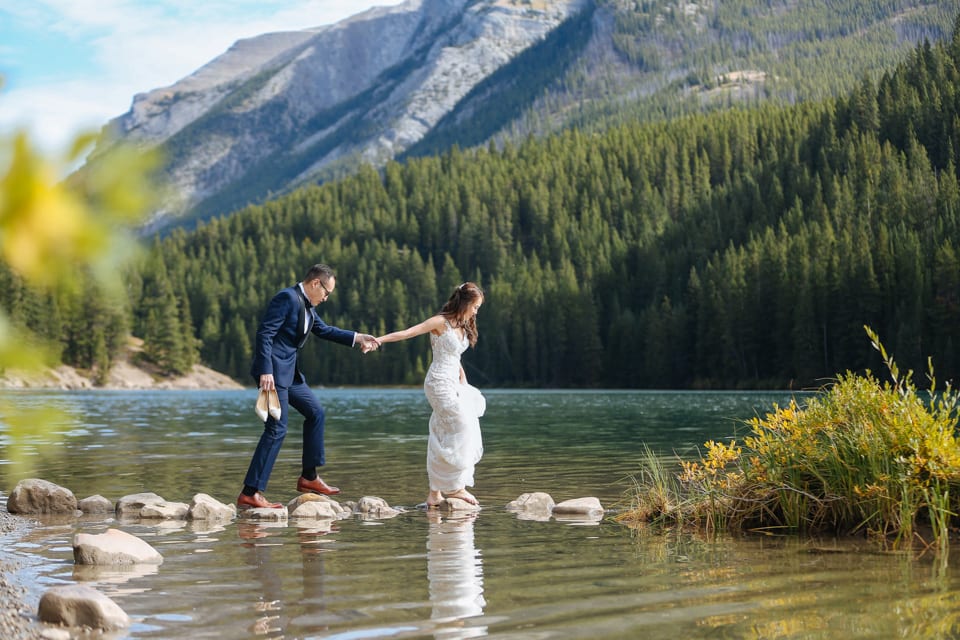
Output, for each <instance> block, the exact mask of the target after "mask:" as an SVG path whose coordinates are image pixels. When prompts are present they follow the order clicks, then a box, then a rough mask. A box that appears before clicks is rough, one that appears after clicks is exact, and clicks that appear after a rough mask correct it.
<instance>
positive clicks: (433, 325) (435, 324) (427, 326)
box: [377, 314, 443, 344]
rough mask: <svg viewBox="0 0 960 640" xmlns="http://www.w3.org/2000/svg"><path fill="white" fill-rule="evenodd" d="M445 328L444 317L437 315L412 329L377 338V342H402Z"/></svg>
mask: <svg viewBox="0 0 960 640" xmlns="http://www.w3.org/2000/svg"><path fill="white" fill-rule="evenodd" d="M442 328H443V316H441V315H439V314H437V315H435V316H431V317H429V318H427V319H426V320H424V321H423V322H421V323H420V324H415V325H413V326H412V327H408V328H406V329H402V330H400V331H394V332H392V333H387V334H385V335H382V336H380V337H378V338H377V342H378V343H380V344H384V343H386V342H400V341H401V340H408V339H410V338H414V337H416V336H421V335H423V334H425V333H429V332H431V331H435V330H436V331H439V330H440V329H442Z"/></svg>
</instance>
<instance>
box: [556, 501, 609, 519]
mask: <svg viewBox="0 0 960 640" xmlns="http://www.w3.org/2000/svg"><path fill="white" fill-rule="evenodd" d="M553 515H555V516H556V515H573V516H588V517H591V518H592V517H603V505H601V504H600V500H599V499H597V498H574V499H573V500H564V501H563V502H560V503H557V504H556V505H554V507H553Z"/></svg>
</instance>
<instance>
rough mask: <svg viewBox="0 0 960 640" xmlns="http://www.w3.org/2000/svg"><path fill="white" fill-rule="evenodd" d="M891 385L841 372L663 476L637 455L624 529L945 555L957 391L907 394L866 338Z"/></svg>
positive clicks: (655, 464) (932, 386)
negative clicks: (869, 542)
mask: <svg viewBox="0 0 960 640" xmlns="http://www.w3.org/2000/svg"><path fill="white" fill-rule="evenodd" d="M865 329H866V331H867V334H868V336H869V337H870V340H871V342H872V344H873V346H874V347H875V348H876V349H877V350H878V351H879V352H880V354H881V357H882V358H883V360H884V364H885V365H886V367H887V369H888V371H889V373H890V378H891V379H890V381H887V382H882V383H881V382H880V381H879V380H878V379H877V378H875V377H874V376H873V374H872V373H870V372H869V371H868V372H866V374H864V375H854V374H851V373H849V372H848V373H846V374H844V375H842V376H840V377H839V378H838V379H837V380H836V381H835V382H834V383H833V384H831V385H829V386H827V387H825V388H823V389H822V390H821V392H820V393H819V394H817V395H816V396H814V397H813V398H811V399H809V401H807V402H806V404H805V405H804V406H802V407H801V406H800V405H798V403H797V402H796V401H795V400H792V401H791V402H790V403H789V404H788V405H787V406H785V407H779V406H774V408H773V411H771V412H770V413H767V414H766V415H765V416H763V417H756V418H753V419H752V420H749V421H748V422H747V426H748V427H749V434H748V435H747V436H746V437H745V438H744V439H743V442H742V444H741V443H738V442H737V441H735V440H731V441H729V442H725V443H724V442H720V443H718V442H712V441H711V442H707V443H706V445H705V451H704V453H703V454H701V456H700V458H699V459H697V460H680V461H679V467H680V468H679V471H676V470H673V471H671V470H668V469H667V468H666V466H665V463H664V462H663V460H662V459H661V458H657V457H656V456H654V455H653V454H652V453H650V452H647V454H646V455H645V458H644V461H643V465H644V470H643V472H642V473H641V475H640V476H639V477H638V478H637V479H636V483H637V484H636V488H635V491H634V506H633V508H631V509H630V510H628V511H627V512H625V513H624V514H623V515H622V516H621V518H620V519H621V520H622V521H625V522H628V523H636V522H641V521H645V522H657V523H661V524H670V525H682V526H691V525H695V526H698V527H702V528H706V529H719V528H727V529H733V530H740V531H750V530H768V531H769V530H779V531H789V532H798V533H836V534H865V535H868V536H871V537H873V538H875V539H876V540H878V541H880V542H881V543H882V544H883V545H889V546H893V547H894V548H907V547H909V548H917V547H919V548H920V549H922V550H924V551H925V550H927V549H932V550H933V551H935V552H936V553H938V554H940V555H942V556H945V555H946V554H947V552H948V548H949V547H948V545H949V534H950V531H951V528H952V527H954V526H956V525H957V524H958V516H957V514H958V513H960V508H958V507H960V442H958V439H957V426H958V422H957V408H958V394H957V393H956V392H955V391H954V390H953V389H952V388H951V387H950V385H947V386H946V388H945V390H943V391H938V390H937V388H936V379H935V377H934V375H933V367H932V365H929V371H928V374H927V379H928V381H929V388H928V390H926V391H918V390H917V388H916V387H915V386H914V385H913V383H912V381H911V378H912V373H913V372H907V373H906V374H905V375H902V374H901V372H900V371H899V369H898V368H897V366H896V363H895V362H894V360H893V358H892V357H890V356H889V355H888V354H887V352H886V350H885V349H884V347H883V345H882V344H881V343H880V341H879V339H878V338H877V336H876V334H875V333H873V331H871V330H870V329H869V328H865Z"/></svg>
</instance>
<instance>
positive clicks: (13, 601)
mask: <svg viewBox="0 0 960 640" xmlns="http://www.w3.org/2000/svg"><path fill="white" fill-rule="evenodd" d="M0 503H2V504H0V538H7V539H11V538H15V537H18V536H20V535H22V532H23V531H24V530H25V529H27V528H29V527H30V526H32V521H31V520H29V519H27V518H23V517H21V516H16V515H13V514H11V513H8V512H7V508H6V498H5V497H4V496H2V495H0ZM20 569H21V564H20V563H19V562H18V561H17V559H16V558H13V557H11V555H10V554H9V553H3V554H0V637H2V638H5V639H7V640H41V639H43V638H45V637H46V636H44V633H43V632H44V627H43V625H42V624H40V622H39V621H37V619H36V618H35V617H34V616H33V613H32V612H33V611H34V610H35V609H36V606H35V605H34V606H32V607H31V606H30V605H29V604H28V603H27V601H26V589H25V588H24V587H23V586H22V585H20V584H18V582H17V580H16V576H17V572H18V571H19V570H20Z"/></svg>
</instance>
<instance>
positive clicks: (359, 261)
mask: <svg viewBox="0 0 960 640" xmlns="http://www.w3.org/2000/svg"><path fill="white" fill-rule="evenodd" d="M958 152H960V35H958V33H957V31H956V30H955V33H954V37H953V39H952V41H947V42H944V43H937V44H931V43H927V44H924V45H922V46H920V47H918V48H917V49H916V50H915V51H914V52H913V53H912V54H911V55H910V56H909V59H908V60H907V61H906V62H904V63H902V64H901V65H900V66H898V67H897V68H896V69H895V70H892V71H889V72H887V73H884V74H882V75H881V76H878V77H877V78H875V79H871V78H869V77H864V79H862V80H861V81H860V83H859V85H858V86H857V88H856V89H855V90H854V91H852V92H850V93H849V94H848V95H845V96H843V97H840V98H835V99H827V100H820V101H816V102H801V103H798V104H796V105H792V106H777V105H773V104H759V105H752V106H741V107H735V106H734V107H730V108H728V109H725V110H723V111H713V112H711V113H707V114H694V115H685V116H681V117H678V118H674V119H670V120H666V121H660V122H650V121H641V120H637V121H634V122H623V123H620V124H618V125H616V126H615V127H613V128H610V129H607V130H605V131H602V132H586V131H585V130H569V131H566V132H563V133H557V134H554V135H550V136H548V137H544V138H539V139H536V138H532V137H531V138H529V139H527V140H526V141H523V142H520V143H515V144H510V143H503V144H499V145H494V144H490V145H489V146H485V147H480V148H475V149H469V150H461V149H457V148H454V149H453V150H452V151H449V152H447V153H444V154H442V155H439V156H425V157H421V158H410V159H408V160H406V161H405V162H403V163H396V162H395V163H391V164H389V165H388V166H386V168H385V169H384V170H383V171H376V170H374V169H372V168H365V169H361V170H360V171H359V172H358V173H357V174H356V175H353V176H351V177H347V178H343V179H340V180H338V181H334V182H329V183H326V184H324V185H320V186H311V187H306V188H303V189H301V190H299V191H297V192H294V193H292V194H290V195H288V196H285V197H282V198H278V199H275V200H272V201H270V202H267V203H265V204H263V205H258V206H253V207H249V208H247V209H244V210H242V211H240V212H238V213H235V214H233V215H230V216H226V217H222V218H217V219H213V220H211V221H210V222H208V223H205V224H203V225H201V226H199V227H198V228H196V229H195V230H192V231H185V230H177V231H174V232H172V233H171V234H170V235H168V236H166V237H163V238H155V239H153V240H152V241H151V243H150V246H149V247H148V248H146V250H145V251H144V252H143V255H142V257H141V259H140V260H139V261H138V262H137V265H136V267H135V268H133V269H131V272H130V273H129V274H128V277H127V278H126V281H127V287H128V288H127V291H126V292H124V295H123V296H121V300H120V301H117V299H116V297H115V296H114V297H111V296H110V295H108V293H107V292H102V291H96V290H91V291H83V292H73V293H72V294H70V295H63V296H53V297H52V299H51V298H49V297H46V296H39V295H37V294H34V293H32V292H31V291H29V290H26V289H25V288H24V287H23V286H22V284H20V283H19V281H18V280H17V279H16V278H15V277H14V276H12V275H11V274H10V273H9V271H6V270H4V271H3V272H2V274H0V296H2V302H3V304H4V305H5V306H6V307H7V308H9V309H15V310H17V311H16V313H14V314H13V316H14V317H13V320H14V321H19V322H23V323H28V324H29V323H32V324H31V326H30V328H31V329H33V330H34V331H35V332H36V333H38V334H39V335H44V336H55V337H57V338H58V339H59V340H60V344H61V345H62V353H61V354H59V355H60V357H61V359H62V360H63V361H64V362H68V363H73V364H75V365H77V366H82V367H89V368H100V369H103V368H104V367H107V366H109V362H110V360H111V358H113V357H114V355H115V354H116V352H117V350H118V349H119V347H120V345H122V344H123V341H124V339H125V336H126V335H127V334H128V333H130V332H132V333H133V335H135V336H138V337H140V338H142V339H143V340H144V357H146V358H148V359H149V360H151V361H152V362H154V363H155V364H156V365H157V366H159V367H161V368H162V369H163V370H165V371H168V372H177V371H183V370H185V369H187V368H189V366H190V365H192V364H193V363H194V362H198V361H202V362H203V363H205V364H207V365H208V366H210V367H212V368H214V369H217V370H219V371H223V372H225V373H227V374H229V375H231V376H233V377H235V378H236V379H238V380H240V381H242V382H244V383H249V384H251V385H252V384H253V381H252V380H251V379H250V378H249V375H248V371H249V366H250V361H251V352H252V341H253V338H254V334H255V331H256V327H257V323H258V321H259V318H260V314H261V313H262V312H263V310H264V308H265V306H266V303H267V301H268V300H269V299H270V297H271V296H272V295H273V294H274V293H275V292H276V291H277V290H279V289H281V288H283V287H286V286H289V285H291V284H294V283H295V282H297V281H298V280H299V279H300V277H301V276H302V275H303V272H304V271H305V270H306V268H307V267H308V266H309V265H311V264H313V263H315V262H326V263H328V264H330V265H331V266H333V267H334V269H335V270H336V271H337V274H338V278H337V287H336V291H335V292H334V294H333V295H332V296H331V297H330V299H329V300H328V301H327V302H326V303H324V305H323V306H322V307H321V308H320V315H321V317H322V318H323V319H324V320H325V321H326V322H327V323H330V324H334V325H337V326H340V327H343V328H348V329H357V330H361V331H364V332H369V333H373V334H375V335H377V334H381V333H385V332H387V331H392V330H395V329H399V328H403V327H406V326H408V325H410V324H413V323H416V322H419V321H420V320H423V319H425V318H426V317H428V316H430V315H432V314H434V313H436V312H437V311H438V310H439V309H440V307H441V305H442V304H443V302H444V301H445V300H446V298H447V296H448V295H449V293H450V292H451V291H452V290H453V288H454V287H455V286H456V285H458V284H459V283H460V282H462V281H464V280H473V281H476V282H477V283H478V284H480V285H481V287H483V289H484V290H485V292H486V302H485V304H484V306H483V309H482V311H481V313H480V315H479V317H478V326H479V329H480V340H479V342H478V343H477V347H476V349H475V350H472V351H470V352H468V353H467V354H465V356H464V366H465V368H466V371H467V375H468V377H469V378H470V381H471V382H473V383H474V384H477V385H479V386H484V387H559V388H565V387H601V388H677V389H680V388H685V389H689V388H728V389H734V388H738V389H739V388H778V389H779V388H791V389H803V388H813V387H818V386H820V385H822V384H823V383H824V382H825V381H827V380H831V379H834V378H835V377H836V375H837V374H838V373H842V372H844V371H861V370H864V369H868V368H869V369H874V370H876V369H879V368H880V367H881V362H880V360H879V358H878V356H877V355H876V353H875V351H874V350H873V349H872V348H871V346H870V342H869V340H868V338H867V335H866V333H865V331H864V326H869V327H871V328H872V329H873V330H874V331H876V332H877V334H878V335H879V336H880V337H881V339H882V340H883V342H884V344H885V345H886V346H887V348H888V350H889V351H890V352H891V354H893V355H894V356H895V357H896V359H897V362H898V363H900V365H901V366H902V367H903V368H904V369H907V368H909V369H913V370H914V371H917V372H920V374H922V372H925V371H927V361H928V357H929V358H931V359H932V362H933V365H934V367H935V370H936V375H937V377H938V378H939V379H941V380H950V379H952V380H955V381H956V380H958V379H960V184H958V176H960V173H958V165H960V158H958ZM43 310H45V311H43ZM304 350H305V353H304V354H303V357H302V358H301V362H302V368H303V370H304V373H305V374H306V376H307V379H308V381H309V382H311V383H312V384H317V385H320V384H325V385H393V384H401V385H418V384H420V383H421V382H422V380H423V375H424V373H425V370H426V368H427V366H428V365H429V359H430V349H429V341H428V340H427V339H426V338H422V339H414V340H410V341H407V342H403V343H397V344H391V345H388V346H387V347H386V348H385V349H384V350H383V351H382V352H380V353H374V354H370V355H361V354H360V352H359V350H348V349H343V348H340V347H338V346H335V345H332V344H330V343H325V342H323V341H321V340H311V341H309V342H308V343H307V345H306V347H305V348H304Z"/></svg>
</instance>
